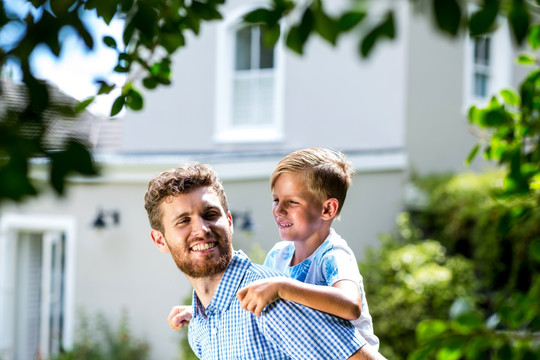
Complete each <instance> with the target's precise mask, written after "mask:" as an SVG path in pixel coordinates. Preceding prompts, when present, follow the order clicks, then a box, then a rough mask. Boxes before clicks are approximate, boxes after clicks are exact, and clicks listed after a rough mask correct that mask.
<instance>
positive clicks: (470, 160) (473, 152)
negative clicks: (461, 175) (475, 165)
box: [465, 144, 480, 166]
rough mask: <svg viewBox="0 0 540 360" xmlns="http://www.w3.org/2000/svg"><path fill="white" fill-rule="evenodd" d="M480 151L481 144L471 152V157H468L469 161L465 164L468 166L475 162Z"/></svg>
mask: <svg viewBox="0 0 540 360" xmlns="http://www.w3.org/2000/svg"><path fill="white" fill-rule="evenodd" d="M478 150H480V144H476V145H475V146H474V147H473V148H472V150H471V151H470V152H469V155H468V156H467V159H466V160H465V164H466V165H467V166H468V165H471V162H472V161H473V160H474V158H475V157H476V154H477V153H478Z"/></svg>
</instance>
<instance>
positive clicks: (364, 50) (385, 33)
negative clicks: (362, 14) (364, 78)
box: [360, 11, 396, 57]
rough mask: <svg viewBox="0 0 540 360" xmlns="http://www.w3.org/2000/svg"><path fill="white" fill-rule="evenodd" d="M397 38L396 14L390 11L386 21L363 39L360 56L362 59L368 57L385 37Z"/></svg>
mask: <svg viewBox="0 0 540 360" xmlns="http://www.w3.org/2000/svg"><path fill="white" fill-rule="evenodd" d="M395 36H396V34H395V25H394V13H393V12H391V11H389V12H388V13H387V14H386V17H385V19H384V20H383V21H382V22H381V23H380V24H378V25H377V26H375V27H374V28H373V29H372V30H371V31H370V32H369V33H368V34H367V35H366V36H365V37H364V39H362V42H361V44H360V54H361V55H362V57H367V56H368V55H369V54H370V53H371V51H372V50H373V47H374V46H375V43H376V42H377V41H378V40H380V39H381V38H384V37H386V38H390V39H393V38H394V37H395Z"/></svg>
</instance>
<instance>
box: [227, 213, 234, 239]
mask: <svg viewBox="0 0 540 360" xmlns="http://www.w3.org/2000/svg"><path fill="white" fill-rule="evenodd" d="M227 220H229V227H230V228H231V234H232V233H234V226H233V218H232V215H231V212H230V211H227Z"/></svg>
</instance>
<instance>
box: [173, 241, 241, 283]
mask: <svg viewBox="0 0 540 360" xmlns="http://www.w3.org/2000/svg"><path fill="white" fill-rule="evenodd" d="M216 247H218V248H219V250H220V256H219V258H218V259H216V260H211V259H210V257H211V255H209V259H208V260H206V261H204V262H203V263H194V262H192V261H190V259H189V256H184V257H183V258H181V257H179V256H177V255H176V254H175V253H174V252H173V253H172V257H173V259H174V262H175V263H176V266H177V267H178V269H180V271H182V272H183V273H184V274H186V275H187V276H189V277H192V278H202V277H208V276H212V275H216V274H219V273H222V272H224V271H225V269H226V268H227V266H228V265H229V263H230V262H231V258H232V247H231V242H230V240H229V239H223V241H218V242H217V243H216ZM186 251H187V252H188V253H189V251H190V250H189V249H187V250H186Z"/></svg>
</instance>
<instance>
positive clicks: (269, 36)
mask: <svg viewBox="0 0 540 360" xmlns="http://www.w3.org/2000/svg"><path fill="white" fill-rule="evenodd" d="M280 35H281V28H280V27H279V25H275V26H273V27H270V28H266V30H265V31H264V45H266V46H268V47H269V48H273V47H274V46H275V45H276V43H277V42H278V40H279V36H280Z"/></svg>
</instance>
